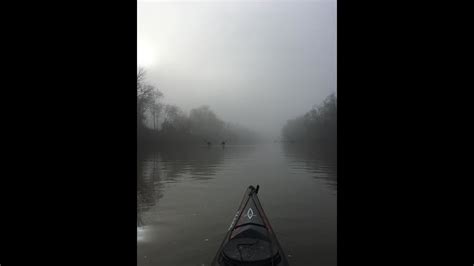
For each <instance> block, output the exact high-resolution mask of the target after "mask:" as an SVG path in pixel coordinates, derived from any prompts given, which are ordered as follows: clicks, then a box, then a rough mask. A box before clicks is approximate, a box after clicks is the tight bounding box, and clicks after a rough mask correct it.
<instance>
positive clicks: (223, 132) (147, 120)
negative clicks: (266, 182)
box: [137, 69, 337, 152]
mask: <svg viewBox="0 0 474 266" xmlns="http://www.w3.org/2000/svg"><path fill="white" fill-rule="evenodd" d="M145 75H146V72H145V70H144V69H139V70H138V73H137V146H138V149H139V150H147V149H152V148H157V147H159V148H166V147H169V146H173V147H177V146H182V147H186V146H199V145H200V146H202V145H207V146H211V145H225V144H255V143H257V142H259V141H261V140H262V137H261V136H260V135H258V134H257V133H256V132H254V131H252V130H249V129H247V128H245V127H243V126H240V125H237V124H232V123H228V122H225V121H223V120H222V119H221V118H219V117H218V116H217V115H216V114H215V113H214V112H213V111H212V110H211V109H210V108H209V106H200V107H197V108H194V109H192V110H191V111H190V112H189V114H186V113H185V112H184V111H183V110H181V109H180V108H179V107H178V106H175V105H170V104H165V103H164V102H163V98H164V95H163V93H161V92H160V91H159V90H158V89H157V88H156V87H155V86H153V85H150V84H148V83H146V82H145ZM281 133H282V134H281V135H282V139H281V141H282V142H287V143H299V144H302V145H304V146H306V147H307V148H315V149H318V150H319V149H322V150H329V151H333V152H335V150H336V145H337V99H336V96H335V94H334V93H333V94H331V95H329V96H328V97H327V98H326V99H325V100H324V101H323V103H322V104H320V105H317V106H314V107H313V108H312V109H311V110H310V111H308V112H307V113H305V114H304V115H301V116H298V117H296V118H294V119H290V120H288V121H287V123H286V124H285V126H284V127H283V128H282V131H281Z"/></svg>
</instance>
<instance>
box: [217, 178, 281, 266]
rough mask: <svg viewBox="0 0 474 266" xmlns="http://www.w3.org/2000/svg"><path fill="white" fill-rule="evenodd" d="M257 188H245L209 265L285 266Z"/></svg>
mask: <svg viewBox="0 0 474 266" xmlns="http://www.w3.org/2000/svg"><path fill="white" fill-rule="evenodd" d="M258 189H259V186H258V185H257V188H255V187H253V186H249V187H248V189H247V191H246V193H245V195H244V197H243V199H242V201H241V203H240V206H239V209H238V210H237V212H236V214H235V216H234V219H233V220H232V223H231V224H230V227H229V229H228V232H227V234H226V236H225V238H224V241H223V242H222V244H221V246H220V248H219V250H218V251H217V254H216V256H215V258H214V260H213V262H212V265H214V266H218V265H220V266H224V265H225V266H227V265H255V266H257V265H258V266H263V265H275V266H277V265H278V266H283V265H289V264H288V261H287V259H286V256H285V254H284V252H283V249H282V248H281V246H280V244H279V243H278V240H277V238H276V235H275V233H274V231H273V229H272V227H271V226H270V222H269V221H268V218H267V217H266V216H265V213H264V211H263V208H262V205H261V204H260V201H259V200H258V197H257V193H258Z"/></svg>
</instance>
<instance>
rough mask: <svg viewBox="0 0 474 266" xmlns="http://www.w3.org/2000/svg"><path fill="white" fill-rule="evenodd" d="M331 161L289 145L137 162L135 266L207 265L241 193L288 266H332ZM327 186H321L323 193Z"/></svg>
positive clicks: (196, 151)
mask: <svg viewBox="0 0 474 266" xmlns="http://www.w3.org/2000/svg"><path fill="white" fill-rule="evenodd" d="M336 165H337V164H336V160H335V156H334V154H330V153H327V152H325V151H322V150H318V149H316V150H315V149H313V150H311V149H308V148H305V147H302V146H301V145H297V144H279V143H276V144H272V145H256V146H233V145H229V144H227V145H226V146H225V147H221V146H220V145H214V146H211V147H208V146H207V145H206V146H203V147H193V148H183V147H173V148H168V149H161V150H160V151H154V152H153V151H149V152H143V153H141V154H139V155H138V172H137V197H138V200H137V225H138V226H137V264H138V265H209V264H210V262H211V261H212V259H213V257H214V255H215V252H216V251H217V248H218V247H219V245H220V243H221V241H222V239H223V237H224V235H225V233H226V229H227V228H228V225H229V223H230V221H231V219H232V218H233V216H234V212H235V210H236V208H237V207H238V204H239V202H240V200H241V198H242V193H243V192H244V191H245V189H246V188H247V186H248V185H251V184H252V185H256V184H260V186H261V189H260V192H259V194H260V199H261V201H262V205H263V207H264V208H265V211H266V213H267V216H268V217H269V219H270V222H271V223H272V226H273V227H274V230H275V232H276V233H277V236H278V238H279V239H280V242H282V243H281V244H282V246H283V248H284V249H285V251H286V252H287V254H288V257H289V261H290V264H291V265H308V264H315V265H316V264H317V265H336V193H337V189H336V188H337V170H336ZM328 185H329V186H328Z"/></svg>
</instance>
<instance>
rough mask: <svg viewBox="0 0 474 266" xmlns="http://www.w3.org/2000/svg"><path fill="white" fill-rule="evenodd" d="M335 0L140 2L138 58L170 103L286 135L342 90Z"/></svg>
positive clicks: (267, 133) (148, 76)
mask: <svg viewBox="0 0 474 266" xmlns="http://www.w3.org/2000/svg"><path fill="white" fill-rule="evenodd" d="M336 26H337V24H336V2H335V1H298V2H297V1H291V2H289V1H288V2H282V1H280V2H271V3H270V2H268V1H267V2H266V1H263V2H256V1H240V2H235V1H232V2H231V1H220V2H196V1H190V2H169V1H163V2H153V1H148V2H139V3H138V36H137V45H138V64H139V65H140V66H142V67H145V69H146V70H147V82H149V83H151V84H153V85H155V86H156V88H158V89H159V90H160V91H161V92H162V93H163V95H164V98H163V101H164V102H166V103H167V104H174V105H177V106H179V107H180V108H181V109H183V110H184V111H185V112H189V111H190V110H191V109H193V108H196V107H199V106H202V105H208V106H209V107H210V108H211V109H212V110H213V111H214V112H215V113H216V114H217V115H218V116H219V117H220V118H222V119H223V120H225V121H228V122H233V123H238V124H241V125H243V126H245V127H248V128H250V129H253V130H255V131H257V132H261V133H263V134H265V135H267V136H270V137H272V138H278V137H279V136H280V134H281V129H282V127H283V126H284V125H285V123H286V121H287V120H288V119H292V118H295V117H296V116H299V115H301V114H304V113H305V112H308V110H310V109H311V108H312V107H313V106H314V105H316V104H319V103H321V102H322V101H323V100H324V99H325V98H326V97H327V96H328V95H330V94H331V93H336V92H337V83H336V77H337V75H336V74H337V73H336V67H337V65H336V59H337V57H336V49H337V46H336V34H337V31H336Z"/></svg>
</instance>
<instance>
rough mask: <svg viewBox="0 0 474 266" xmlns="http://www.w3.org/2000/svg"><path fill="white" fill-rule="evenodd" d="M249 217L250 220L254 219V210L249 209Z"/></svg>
mask: <svg viewBox="0 0 474 266" xmlns="http://www.w3.org/2000/svg"><path fill="white" fill-rule="evenodd" d="M247 217H249V219H252V217H253V210H252V208H249V210H248V211H247Z"/></svg>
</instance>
